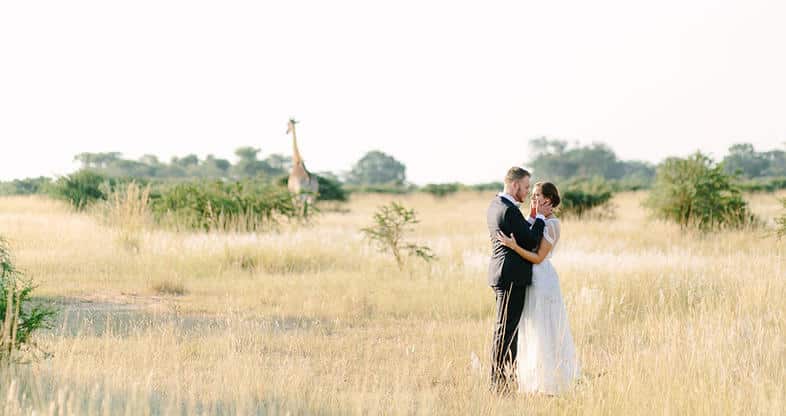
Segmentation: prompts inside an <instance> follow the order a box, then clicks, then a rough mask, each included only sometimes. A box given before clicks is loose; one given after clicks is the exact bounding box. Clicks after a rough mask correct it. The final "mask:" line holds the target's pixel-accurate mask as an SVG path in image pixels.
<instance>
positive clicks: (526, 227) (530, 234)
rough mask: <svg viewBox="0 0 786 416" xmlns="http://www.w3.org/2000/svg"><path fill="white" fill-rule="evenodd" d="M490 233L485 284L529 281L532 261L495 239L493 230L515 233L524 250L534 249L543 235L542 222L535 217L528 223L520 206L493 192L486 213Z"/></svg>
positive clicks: (529, 282) (508, 234)
mask: <svg viewBox="0 0 786 416" xmlns="http://www.w3.org/2000/svg"><path fill="white" fill-rule="evenodd" d="M486 219H487V222H488V227H489V236H490V237H491V248H492V253H491V262H490V263H489V277H488V280H489V286H491V287H508V286H510V284H511V283H513V284H514V285H517V286H520V285H521V286H523V285H531V284H532V263H530V262H528V261H527V260H524V259H523V258H522V257H521V256H519V255H518V254H517V253H516V252H515V251H513V250H511V249H509V248H507V247H505V246H503V245H502V243H500V242H499V241H497V231H500V230H502V232H503V233H505V235H507V236H510V234H511V233H513V234H515V235H516V243H518V245H519V246H521V247H522V248H524V249H526V250H535V249H536V248H537V247H538V244H540V240H541V238H543V228H544V227H545V226H546V223H545V222H544V221H543V220H542V219H536V220H535V223H534V224H532V225H530V223H528V222H527V220H525V219H524V215H523V214H522V213H521V210H520V209H519V208H518V207H517V206H516V205H515V204H513V203H512V202H510V201H509V200H507V199H506V198H504V197H502V196H497V197H496V198H495V199H494V200H493V201H491V204H490V205H489V208H488V211H487V213H486Z"/></svg>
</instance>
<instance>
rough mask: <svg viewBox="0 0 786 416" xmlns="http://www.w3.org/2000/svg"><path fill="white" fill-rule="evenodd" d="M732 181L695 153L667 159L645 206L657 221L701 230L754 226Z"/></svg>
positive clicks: (753, 219)
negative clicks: (659, 219)
mask: <svg viewBox="0 0 786 416" xmlns="http://www.w3.org/2000/svg"><path fill="white" fill-rule="evenodd" d="M732 179H733V178H732V177H731V176H729V175H727V174H726V173H725V172H724V169H723V165H722V164H716V163H715V162H713V160H712V159H710V158H709V157H707V156H705V155H703V154H702V153H701V152H697V153H696V154H694V155H693V156H690V157H688V158H686V159H680V158H669V159H667V160H666V161H665V162H663V163H662V164H661V165H660V166H659V167H658V174H657V177H656V180H655V186H654V188H653V190H652V192H651V193H650V196H649V198H648V199H647V201H646V203H645V205H646V206H647V207H648V208H650V209H651V210H652V211H653V213H654V214H655V216H656V217H657V218H661V219H665V220H669V221H674V222H676V223H677V224H679V225H680V226H681V227H683V228H684V227H691V228H697V229H700V230H705V231H706V230H712V229H717V228H727V227H741V226H745V225H749V224H752V223H754V222H755V217H754V216H753V215H752V214H751V213H750V210H749V209H748V204H747V203H746V202H745V200H744V199H743V198H742V195H741V192H740V189H739V188H738V187H737V186H736V185H735V184H734V183H733V180H732Z"/></svg>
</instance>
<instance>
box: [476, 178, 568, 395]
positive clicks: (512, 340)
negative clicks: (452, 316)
mask: <svg viewBox="0 0 786 416" xmlns="http://www.w3.org/2000/svg"><path fill="white" fill-rule="evenodd" d="M530 176H531V175H530V173H529V172H527V171H526V170H524V169H522V168H518V167H514V168H511V169H510V170H509V171H508V173H507V175H506V176H505V189H504V191H503V192H501V193H500V194H498V195H497V197H496V198H494V200H493V201H492V202H491V205H490V206H489V208H488V212H487V220H488V228H489V234H490V236H491V242H492V249H493V252H492V255H491V263H490V264H489V286H491V288H492V289H493V290H494V294H495V296H496V301H497V315H496V321H495V323H494V341H493V344H492V363H491V383H492V388H493V390H495V391H497V392H500V393H507V392H511V391H513V390H518V391H520V392H523V393H543V394H548V395H555V394H558V393H560V392H562V391H564V390H565V389H567V388H568V387H569V386H570V384H571V383H572V382H573V381H574V380H575V379H576V378H578V376H579V363H578V360H577V359H576V350H575V347H574V345H573V337H572V336H571V333H570V327H569V324H568V317H567V312H566V310H565V304H564V302H563V300H562V293H561V292H560V287H559V279H558V277H557V271H556V270H555V269H554V266H552V264H551V261H550V259H551V256H552V253H553V252H554V248H555V247H556V246H557V243H558V242H559V238H560V222H559V220H558V219H557V218H556V217H555V216H554V215H553V213H552V210H553V209H554V208H556V207H557V206H558V205H559V203H560V196H559V191H558V190H557V187H556V186H554V184H552V183H550V182H538V183H536V184H535V186H534V190H533V192H532V198H531V203H530V211H529V218H526V219H525V218H524V215H523V214H522V212H521V210H520V209H519V204H521V203H522V202H523V201H524V200H525V199H526V197H527V193H528V192H529V188H530Z"/></svg>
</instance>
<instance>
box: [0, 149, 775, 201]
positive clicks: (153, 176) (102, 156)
mask: <svg viewBox="0 0 786 416" xmlns="http://www.w3.org/2000/svg"><path fill="white" fill-rule="evenodd" d="M529 145H530V149H531V153H530V154H531V157H530V158H529V160H525V161H522V165H523V166H527V167H529V168H530V169H531V170H532V171H533V173H534V175H535V176H536V177H537V178H548V179H549V180H552V181H555V182H560V183H570V182H573V181H579V180H596V181H604V182H606V183H607V184H608V185H609V186H610V187H612V188H613V189H615V190H636V189H649V188H651V187H652V186H653V184H654V181H655V176H656V172H657V166H656V165H654V164H651V163H648V162H643V161H636V160H621V159H619V158H618V157H617V155H616V153H615V152H614V151H613V150H612V149H611V148H610V147H609V146H607V145H605V144H602V143H593V144H590V145H573V146H571V145H569V143H568V142H567V141H563V140H554V139H549V138H546V137H540V138H535V139H532V140H530V141H529ZM234 153H235V156H236V159H235V161H234V162H232V161H230V160H228V159H224V158H219V157H216V156H214V155H208V156H207V157H205V158H200V157H199V156H197V155H195V154H189V155H186V156H183V157H173V158H171V159H170V160H169V161H162V160H160V159H159V158H158V157H157V156H155V155H144V156H142V157H140V158H138V159H136V160H133V159H128V158H124V157H123V155H122V153H119V152H105V153H87V152H86V153H80V154H78V155H76V156H75V157H74V160H75V161H77V162H79V163H80V165H81V168H82V169H85V170H90V171H92V172H95V173H98V174H100V175H103V176H106V177H111V178H133V179H145V180H161V181H182V180H191V179H218V180H223V181H237V180H242V179H252V178H253V179H266V180H268V181H270V182H271V183H285V182H286V177H287V176H288V174H289V170H290V169H291V167H292V158H291V157H288V156H284V155H281V154H271V155H268V156H267V157H264V158H263V157H261V149H259V148H254V147H241V148H238V149H237V150H235V152H234ZM665 162H666V161H664V162H663V163H665ZM720 166H722V169H723V170H724V172H726V173H727V174H729V175H732V176H734V177H735V178H736V179H737V180H738V181H740V183H741V184H742V185H743V189H745V190H767V191H772V190H776V189H784V188H786V151H784V150H771V151H763V152H759V151H756V149H755V148H754V146H753V145H752V144H750V143H738V144H734V145H733V146H731V147H730V148H729V151H728V154H726V156H725V157H724V158H723V160H722V161H721V164H720ZM316 175H317V176H318V177H319V178H321V179H322V181H323V182H325V183H328V184H327V186H328V187H330V186H331V185H333V186H343V187H347V188H350V189H352V190H355V191H361V192H362V191H371V192H408V191H412V190H415V189H416V188H417V187H415V186H414V185H412V184H411V183H410V182H408V180H407V168H406V165H405V164H404V163H403V162H401V161H399V160H397V159H396V158H395V157H393V156H391V155H389V154H386V153H384V152H382V151H379V150H373V151H370V152H368V153H366V154H365V155H364V156H363V157H362V158H360V159H359V160H358V161H357V162H356V163H355V164H354V165H353V166H352V167H351V169H350V170H349V171H347V172H341V173H335V172H317V173H316ZM51 182H52V179H50V178H47V177H38V178H27V179H17V180H13V181H8V182H0V195H9V194H35V193H41V192H43V189H44V188H45V187H46V186H48V184H50V183H51ZM465 187H466V186H465V185H462V184H458V183H450V184H429V185H426V186H424V187H423V188H421V190H424V191H426V192H430V193H432V194H434V195H436V196H444V195H446V194H449V193H452V192H454V191H455V190H458V189H462V188H465ZM499 187H501V184H500V183H498V182H494V183H490V184H480V185H474V186H470V188H472V189H496V188H499Z"/></svg>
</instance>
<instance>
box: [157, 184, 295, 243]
mask: <svg viewBox="0 0 786 416" xmlns="http://www.w3.org/2000/svg"><path fill="white" fill-rule="evenodd" d="M151 209H152V211H153V215H154V218H155V220H156V221H157V222H158V223H160V224H165V225H171V226H174V227H176V228H179V229H191V230H206V231H210V230H224V231H257V230H260V229H262V228H264V227H267V226H271V225H275V224H277V223H278V220H279V219H280V218H295V217H297V216H298V213H299V210H298V209H297V207H296V206H295V202H294V199H293V198H292V194H290V193H289V192H288V191H287V190H286V189H282V188H280V187H277V186H274V185H271V184H269V183H266V182H260V181H253V180H247V181H241V182H234V183H225V182H221V181H214V182H187V183H179V184H175V185H173V186H170V187H168V188H164V189H162V190H161V191H160V193H156V194H153V195H151Z"/></svg>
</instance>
